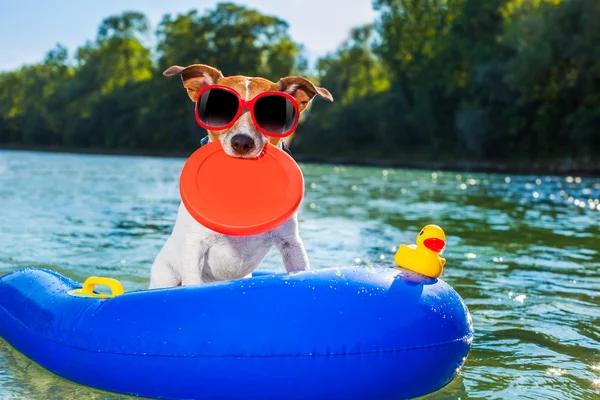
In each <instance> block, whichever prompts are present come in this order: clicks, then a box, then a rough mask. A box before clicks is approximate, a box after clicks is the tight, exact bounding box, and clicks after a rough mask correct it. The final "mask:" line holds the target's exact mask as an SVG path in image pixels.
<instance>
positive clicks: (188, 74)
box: [163, 64, 223, 102]
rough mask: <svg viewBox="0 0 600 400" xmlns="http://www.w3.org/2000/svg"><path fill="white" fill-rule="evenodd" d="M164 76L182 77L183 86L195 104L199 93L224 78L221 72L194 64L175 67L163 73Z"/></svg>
mask: <svg viewBox="0 0 600 400" xmlns="http://www.w3.org/2000/svg"><path fill="white" fill-rule="evenodd" d="M163 75H164V76H173V75H181V80H182V82H183V86H184V87H185V88H186V90H187V92H188V96H190V99H191V100H192V101H193V102H196V100H197V99H198V92H199V91H200V90H201V89H202V88H203V87H204V86H206V85H212V84H214V83H216V82H217V81H218V80H219V79H220V78H222V77H223V74H222V73H221V71H219V70H218V69H216V68H213V67H210V66H208V65H203V64H194V65H190V66H187V67H185V68H184V67H180V66H179V65H173V66H172V67H169V68H167V69H166V70H165V72H163Z"/></svg>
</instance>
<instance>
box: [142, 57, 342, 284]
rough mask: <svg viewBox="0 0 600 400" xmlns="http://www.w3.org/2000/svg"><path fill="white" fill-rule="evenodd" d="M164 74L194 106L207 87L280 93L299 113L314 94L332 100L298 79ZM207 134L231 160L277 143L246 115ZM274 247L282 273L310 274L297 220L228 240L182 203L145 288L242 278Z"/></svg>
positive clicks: (179, 70) (176, 69) (199, 71)
mask: <svg viewBox="0 0 600 400" xmlns="http://www.w3.org/2000/svg"><path fill="white" fill-rule="evenodd" d="M163 75H165V76H173V75H181V79H182V81H183V86H184V87H185V89H186V90H187V92H188V95H189V97H190V99H191V100H192V101H194V102H195V101H196V99H197V97H198V93H199V91H200V90H201V89H202V88H203V87H204V86H206V85H211V84H219V85H225V86H228V87H231V88H232V89H234V90H235V91H237V92H238V93H239V94H240V95H241V96H242V97H243V98H244V99H246V100H249V99H252V98H254V97H255V96H256V95H257V94H259V93H262V92H265V91H272V90H276V91H283V92H286V93H288V94H290V95H292V96H293V97H294V98H295V99H296V101H297V102H298V107H299V111H300V112H302V111H304V110H305V109H306V107H307V106H308V104H309V103H310V101H311V100H312V99H313V98H314V96H315V95H317V94H318V95H319V96H321V97H323V98H324V99H326V100H329V101H333V97H332V96H331V94H330V93H329V92H328V91H327V90H326V89H324V88H320V87H317V86H315V85H314V84H313V83H311V82H310V81H309V80H307V79H305V78H302V77H299V76H290V77H286V78H282V79H280V80H279V82H277V83H274V82H271V81H269V80H267V79H263V78H248V77H245V76H228V77H224V76H223V75H222V74H221V72H220V71H219V70H217V69H215V68H213V67H210V66H207V65H201V64H195V65H190V66H188V67H186V68H184V67H180V66H177V65H175V66H172V67H170V68H168V69H167V70H166V71H165V72H164V73H163ZM208 135H209V138H210V140H211V141H216V140H220V141H221V144H222V146H223V149H224V151H225V152H226V153H227V154H228V155H230V156H232V157H244V158H253V157H258V156H259V155H260V154H261V152H262V150H263V149H264V147H265V145H266V143H267V142H270V143H271V144H273V145H275V146H279V145H280V144H281V139H280V138H271V137H267V136H265V135H263V134H262V133H261V132H260V131H259V130H258V129H257V128H256V126H255V125H254V123H253V121H252V118H251V116H250V114H249V112H248V111H247V110H245V111H244V113H243V114H242V115H241V116H240V118H239V119H238V120H237V121H236V122H235V124H234V125H233V126H232V127H231V128H229V129H225V130H222V131H208ZM240 138H241V139H242V141H241V142H240ZM243 144H248V145H245V146H244V145H243ZM257 179H260V177H257ZM243 196H244V194H243V193H240V207H244V202H243ZM273 245H275V246H276V247H277V249H278V250H279V251H280V252H281V255H282V257H283V265H284V267H285V269H286V270H287V271H289V272H292V271H302V270H307V269H309V263H308V257H307V255H306V251H305V250H304V245H303V244H302V240H301V239H300V236H299V233H298V219H297V215H294V216H293V217H292V218H291V219H290V220H289V221H287V222H286V223H285V224H283V225H282V226H280V227H279V228H277V229H275V230H272V231H270V232H267V233H264V234H260V235H255V236H228V235H223V234H220V233H216V232H214V231H211V230H209V229H208V228H206V227H204V226H202V225H201V224H199V223H198V222H197V221H196V220H195V219H194V218H192V216H191V215H190V214H189V213H188V211H187V210H186V208H185V206H184V205H183V203H181V204H180V206H179V212H178V214H177V220H176V221H175V227H174V228H173V232H172V233H171V236H169V238H168V239H167V242H166V243H165V245H164V246H163V248H162V250H161V251H160V253H159V254H158V256H157V257H156V260H155V261H154V264H153V265H152V271H151V274H150V289H154V288H165V287H172V286H190V285H199V284H202V283H206V282H214V281H220V280H227V279H236V278H243V277H245V276H248V275H249V274H251V273H252V271H254V270H255V269H256V268H257V267H258V266H259V265H260V263H261V262H262V261H263V260H264V258H265V257H266V256H267V254H268V252H269V250H270V249H271V247H272V246H273Z"/></svg>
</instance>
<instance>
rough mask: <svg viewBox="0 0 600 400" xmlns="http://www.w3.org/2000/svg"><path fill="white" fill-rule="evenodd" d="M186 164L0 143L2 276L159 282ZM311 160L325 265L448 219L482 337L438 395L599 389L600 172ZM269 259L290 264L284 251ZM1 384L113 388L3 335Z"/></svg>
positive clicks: (311, 192)
mask: <svg viewBox="0 0 600 400" xmlns="http://www.w3.org/2000/svg"><path fill="white" fill-rule="evenodd" d="M183 162H184V160H183V159H158V158H142V157H137V158H136V157H111V156H89V155H85V156H84V155H63V154H41V153H24V152H0V274H3V273H5V272H9V271H12V270H15V269H18V268H23V267H26V266H31V265H34V266H44V267H47V268H52V269H54V270H57V271H58V272H60V273H62V274H65V275H68V276H70V277H72V278H74V279H78V280H83V279H85V277H87V276H89V275H104V276H110V277H114V278H117V279H119V280H121V281H122V282H123V284H124V286H125V288H126V290H133V289H139V288H144V287H146V285H147V284H148V275H149V267H150V264H151V263H152V261H153V259H154V256H155V255H156V254H157V253H158V251H159V249H160V247H161V246H162V245H163V243H164V241H165V239H166V236H167V235H168V234H169V232H170V229H171V227H172V225H173V222H174V218H175V213H176V211H177V206H178V202H179V193H178V187H177V181H178V177H179V172H180V169H181V167H182V165H183ZM302 169H303V171H304V174H305V179H306V198H305V200H304V203H303V205H302V209H301V212H300V230H301V234H302V237H303V239H304V242H305V245H306V247H307V251H308V253H309V256H310V259H311V264H312V266H313V268H318V267H330V266H340V265H355V264H364V265H367V264H386V263H390V262H391V260H392V258H393V255H394V251H395V249H396V246H397V245H398V244H399V243H413V242H414V239H415V236H416V234H417V232H418V231H419V229H420V228H421V227H423V226H425V225H427V224H430V223H436V224H438V225H441V226H442V227H443V228H444V230H445V231H446V235H447V242H448V246H447V250H446V251H445V252H444V256H445V258H446V259H447V260H448V261H447V264H446V268H445V270H444V276H443V278H444V279H445V280H446V281H447V282H448V283H450V284H451V285H453V286H454V287H455V288H456V290H457V291H458V292H459V293H460V295H461V296H462V297H463V298H464V299H465V301H466V303H467V305H468V306H469V309H470V310H471V313H472V315H473V323H474V326H475V330H476V336H475V340H474V347H473V350H472V352H471V354H470V356H469V358H468V360H467V363H466V365H465V367H464V368H463V370H462V371H461V373H460V375H459V376H458V377H457V379H456V380H455V381H454V382H452V383H451V384H450V385H449V386H448V387H447V388H445V389H443V390H442V391H440V392H438V393H435V394H433V395H430V396H428V397H427V398H431V399H446V398H459V397H460V398H461V399H467V398H488V399H491V398H506V399H510V398H531V399H533V398H535V399H540V398H544V399H565V398H577V399H587V398H590V399H591V398H598V396H599V395H600V307H599V306H600V242H599V236H600V229H599V226H600V180H599V179H594V178H580V177H576V176H573V177H553V176H503V175H485V174H468V173H461V174H457V173H449V172H434V173H432V172H424V171H408V170H395V169H383V170H382V169H381V168H346V167H334V166H315V165H303V166H302ZM263 268H264V269H269V270H282V267H281V266H280V262H279V256H278V254H277V253H276V252H273V253H272V254H270V255H269V257H268V258H267V260H266V261H265V263H264V264H263ZM0 398H2V399H32V400H38V399H81V398H86V399H103V400H106V399H114V398H115V397H114V396H113V395H110V394H105V393H102V392H98V391H94V390H91V389H88V388H85V387H81V386H78V385H75V384H72V383H69V382H66V381H64V380H62V379H60V378H57V377H55V376H54V375H52V374H50V373H48V372H46V371H44V370H42V369H41V368H40V367H38V366H36V365H35V364H33V363H31V362H30V361H29V360H27V359H26V358H24V357H23V356H21V355H20V354H18V353H16V352H14V351H13V350H11V349H9V347H8V346H7V345H6V343H4V342H2V341H0ZM118 398H122V397H121V396H119V397H118Z"/></svg>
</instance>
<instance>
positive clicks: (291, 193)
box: [179, 141, 304, 236]
mask: <svg viewBox="0 0 600 400" xmlns="http://www.w3.org/2000/svg"><path fill="white" fill-rule="evenodd" d="M179 191H180V193H181V200H182V201H183V204H184V205H185V208H186V209H187V210H188V212H189V213H190V214H191V216H192V217H193V218H194V219H195V220H196V221H198V222H199V223H200V224H202V225H204V226H205V227H207V228H209V229H211V230H213V231H215V232H219V233H223V234H225V235H232V236H251V235H258V234H261V233H265V232H268V231H270V230H273V229H275V228H277V227H279V226H281V225H283V224H284V223H285V222H286V221H287V220H289V219H290V218H291V217H292V215H294V213H295V212H296V210H298V207H300V203H301V202H302V198H303V196H304V178H303V176H302V171H300V168H299V167H298V165H297V164H296V162H295V161H294V159H293V158H292V157H290V156H289V155H288V154H286V153H285V152H284V151H282V150H280V149H278V148H277V147H275V146H273V145H271V144H267V146H266V147H265V151H263V154H262V155H261V156H260V157H259V158H254V159H247V158H237V157H231V156H229V155H227V154H226V153H225V151H223V147H222V146H221V142H219V141H216V142H211V143H208V144H206V145H204V146H202V147H200V148H199V149H198V150H196V151H195V152H194V154H192V155H191V156H190V158H189V159H188V160H187V161H186V163H185V165H184V166H183V170H182V171H181V177H180V179H179Z"/></svg>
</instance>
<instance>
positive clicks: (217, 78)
mask: <svg viewBox="0 0 600 400" xmlns="http://www.w3.org/2000/svg"><path fill="white" fill-rule="evenodd" d="M163 75H165V76H173V75H181V80H182V81H183V86H184V87H185V89H186V90H187V92H188V95H189V97H190V99H191V100H192V101H193V102H196V100H197V99H198V94H199V92H200V91H201V90H202V88H204V87H206V86H207V85H222V86H227V87H229V88H231V89H233V90H234V91H236V92H237V93H238V94H239V95H240V96H241V97H242V98H243V99H245V100H250V99H253V98H255V97H256V96H257V95H258V94H260V93H263V92H267V91H280V92H284V93H287V94H289V95H291V96H292V97H294V99H295V100H296V102H297V104H298V111H299V112H300V113H302V111H304V110H305V109H306V107H307V106H308V104H309V103H310V101H311V100H312V99H313V98H314V97H315V96H316V95H319V96H321V97H322V98H324V99H326V100H329V101H333V97H332V96H331V94H330V93H329V91H327V89H324V88H320V87H317V86H315V85H314V84H313V83H312V82H310V81H309V80H308V79H306V78H302V77H300V76H288V77H286V78H281V79H280V80H279V82H277V83H274V82H271V81H269V80H267V79H263V78H249V77H245V76H223V74H222V73H221V71H219V70H217V69H215V68H213V67H210V66H208V65H202V64H194V65H190V66H188V67H185V68H184V67H180V66H178V65H174V66H172V67H170V68H168V69H167V70H166V71H165V72H163ZM208 135H209V137H210V140H211V141H216V140H220V141H221V144H222V146H223V149H224V150H225V152H226V153H227V154H228V155H230V156H234V157H243V158H252V157H258V156H259V155H260V154H261V152H262V151H263V149H264V147H265V145H266V144H267V142H270V143H271V144H273V145H275V146H278V145H279V144H280V142H281V138H276V137H269V136H267V135H265V134H263V133H262V132H261V131H260V130H259V129H258V128H257V127H256V126H255V124H254V121H253V120H252V117H251V116H250V114H249V112H248V110H244V111H243V112H242V114H241V115H240V117H239V118H238V119H237V120H236V121H235V123H234V124H233V125H232V126H231V127H229V128H227V129H223V130H218V131H215V130H208Z"/></svg>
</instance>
